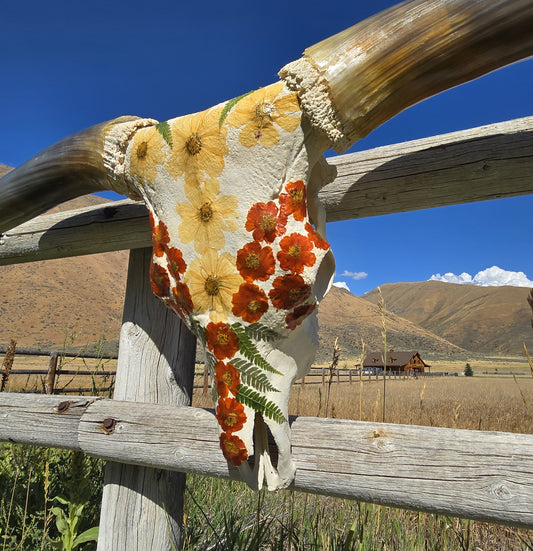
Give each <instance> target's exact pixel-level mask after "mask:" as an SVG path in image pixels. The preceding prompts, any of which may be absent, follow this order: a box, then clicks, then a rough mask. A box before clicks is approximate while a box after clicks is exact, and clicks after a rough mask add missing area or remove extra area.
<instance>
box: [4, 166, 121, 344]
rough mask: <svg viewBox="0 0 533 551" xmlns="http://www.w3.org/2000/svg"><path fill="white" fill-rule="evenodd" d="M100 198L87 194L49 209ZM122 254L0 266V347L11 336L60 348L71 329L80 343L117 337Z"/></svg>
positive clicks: (22, 340)
mask: <svg viewBox="0 0 533 551" xmlns="http://www.w3.org/2000/svg"><path fill="white" fill-rule="evenodd" d="M0 168H1V167H0ZM103 202H106V200H105V199H102V198H100V197H97V196H94V195H88V196H85V197H80V198H78V199H74V200H72V201H69V202H68V203H64V204H63V205H61V206H60V207H56V208H55V209H53V210H54V211H57V210H69V209H74V208H79V207H83V206H88V205H95V204H99V203H103ZM127 259H128V253H127V251H119V252H113V253H104V254H98V255H88V256H80V257H72V258H68V259H58V260H46V261H41V262H32V263H28V264H15V265H10V266H0V287H1V289H2V296H1V298H0V346H5V345H6V344H7V343H9V340H10V339H11V338H14V339H15V340H16V341H17V345H18V346H19V347H43V348H45V349H49V348H51V347H61V346H62V344H63V342H64V340H65V337H66V336H67V335H70V334H72V333H78V337H77V338H76V340H75V342H74V345H79V346H83V345H85V344H93V343H95V342H96V341H97V340H98V339H100V338H101V337H102V336H103V337H105V338H106V339H107V340H110V341H117V340H118V335H119V331H120V320H121V318H122V304H123V301H124V291H125V282H126V270H127Z"/></svg>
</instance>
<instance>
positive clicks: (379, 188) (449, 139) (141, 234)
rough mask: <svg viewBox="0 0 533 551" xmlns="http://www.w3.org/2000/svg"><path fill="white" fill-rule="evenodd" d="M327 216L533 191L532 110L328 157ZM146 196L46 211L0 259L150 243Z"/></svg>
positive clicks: (3, 246)
mask: <svg viewBox="0 0 533 551" xmlns="http://www.w3.org/2000/svg"><path fill="white" fill-rule="evenodd" d="M328 162H330V164H333V165H335V166H336V167H337V171H338V174H337V178H336V179H335V181H334V182H333V183H331V184H329V185H328V186H326V187H325V188H324V189H323V190H322V191H321V192H320V198H321V200H322V201H323V203H324V205H325V207H326V212H327V219H328V221H339V220H348V219H353V218H365V217H369V216H378V215H382V214H392V213H395V212H407V211H411V210H417V209H425V208H432V207H442V206H446V205H456V204H461V203H469V202H472V201H484V200H488V199H497V198H502V197H513V196H517V195H527V194H531V193H533V117H524V118H521V119H516V120H512V121H506V122H501V123H497V124H491V125H488V126H481V127H478V128H472V129H469V130H462V131H460V132H452V133H450V134H444V135H440V136H433V137H431V138H424V139H421V140H415V141H411V142H405V143H400V144H395V145H390V146H386V147H378V148H376V149H371V150H368V151H362V152H358V153H349V154H346V155H339V156H338V157H334V158H329V159H328ZM151 244H152V242H151V234H150V225H149V223H148V213H147V211H146V208H145V206H144V204H142V203H135V202H134V201H130V200H124V201H118V202H113V203H108V204H105V205H102V206H96V207H87V208H83V209H79V210H77V211H70V212H63V213H58V214H51V215H46V216H40V217H39V218H36V219H34V220H31V221H29V222H26V223H25V224H21V225H20V226H18V227H17V228H14V229H12V230H10V231H8V232H7V233H5V234H3V235H0V266H1V265H6V264H15V263H19V262H31V261H34V260H47V259H51V258H63V257H66V256H79V255H84V254H93V253H101V252H108V251H116V250H123V249H135V248H140V247H150V246H151Z"/></svg>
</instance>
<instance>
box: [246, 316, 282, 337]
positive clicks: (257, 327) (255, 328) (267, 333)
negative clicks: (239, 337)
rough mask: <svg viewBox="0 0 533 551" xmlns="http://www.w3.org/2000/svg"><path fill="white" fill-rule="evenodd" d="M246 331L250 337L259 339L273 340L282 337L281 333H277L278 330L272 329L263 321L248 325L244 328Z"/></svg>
mask: <svg viewBox="0 0 533 551" xmlns="http://www.w3.org/2000/svg"><path fill="white" fill-rule="evenodd" d="M244 331H245V332H246V334H247V335H248V336H249V337H251V338H252V339H255V340H257V341H265V342H272V341H275V340H277V339H280V338H282V337H281V335H280V334H279V333H276V331H274V330H273V329H270V327H267V326H266V325H263V324H262V323H259V322H258V321H256V322H255V323H251V324H250V325H247V326H246V327H245V328H244Z"/></svg>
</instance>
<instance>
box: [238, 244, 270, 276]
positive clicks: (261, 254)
mask: <svg viewBox="0 0 533 551" xmlns="http://www.w3.org/2000/svg"><path fill="white" fill-rule="evenodd" d="M275 269H276V261H275V259H274V255H273V254H272V249H271V248H270V247H269V246H266V247H261V244H260V243H258V242H257V241H253V242H252V243H247V244H246V245H244V247H243V248H242V249H240V250H239V251H237V270H239V273H240V274H241V276H242V277H243V278H244V279H245V280H246V281H254V280H260V281H266V280H267V279H268V278H269V277H270V276H271V275H272V274H273V273H274V271H275Z"/></svg>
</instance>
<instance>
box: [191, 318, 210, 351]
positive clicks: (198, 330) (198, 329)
mask: <svg viewBox="0 0 533 551" xmlns="http://www.w3.org/2000/svg"><path fill="white" fill-rule="evenodd" d="M190 319H191V327H190V329H191V332H192V333H193V335H195V336H196V338H198V339H200V342H201V343H202V344H203V345H204V347H205V345H206V344H207V341H206V340H205V330H204V328H203V327H202V326H201V325H200V322H199V321H198V320H195V319H192V316H191V318H190Z"/></svg>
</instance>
